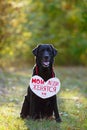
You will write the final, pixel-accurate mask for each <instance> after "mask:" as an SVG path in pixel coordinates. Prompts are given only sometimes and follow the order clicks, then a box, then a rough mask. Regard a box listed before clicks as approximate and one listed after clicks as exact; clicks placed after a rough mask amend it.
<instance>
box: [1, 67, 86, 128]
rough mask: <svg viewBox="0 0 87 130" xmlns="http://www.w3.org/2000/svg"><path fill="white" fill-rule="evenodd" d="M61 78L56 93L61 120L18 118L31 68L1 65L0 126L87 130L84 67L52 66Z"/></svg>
mask: <svg viewBox="0 0 87 130" xmlns="http://www.w3.org/2000/svg"><path fill="white" fill-rule="evenodd" d="M54 70H55V72H56V77H58V78H59V79H60V81H61V90H60V92H59V93H58V94H57V98H58V105H59V111H60V115H61V118H62V123H60V124H59V123H56V121H55V120H45V119H44V120H39V121H38V120H37V121H33V120H31V119H29V120H22V119H20V110H21V106H22V103H23V99H24V96H25V94H26V91H27V86H28V84H29V79H30V77H31V75H32V68H28V69H24V68H23V69H21V70H17V69H16V70H15V69H13V68H10V69H9V70H8V71H7V70H6V71H3V70H2V69H0V130H87V68H83V67H55V69H54Z"/></svg>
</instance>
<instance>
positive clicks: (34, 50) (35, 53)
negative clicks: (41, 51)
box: [32, 45, 40, 56]
mask: <svg viewBox="0 0 87 130" xmlns="http://www.w3.org/2000/svg"><path fill="white" fill-rule="evenodd" d="M39 46H40V45H38V46H37V47H35V48H34V49H33V50H32V53H33V54H34V55H35V56H37V54H38V48H39Z"/></svg>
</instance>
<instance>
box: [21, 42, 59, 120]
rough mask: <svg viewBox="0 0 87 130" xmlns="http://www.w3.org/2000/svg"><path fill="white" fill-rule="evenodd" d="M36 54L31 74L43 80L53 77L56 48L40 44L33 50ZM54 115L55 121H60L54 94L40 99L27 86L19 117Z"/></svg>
mask: <svg viewBox="0 0 87 130" xmlns="http://www.w3.org/2000/svg"><path fill="white" fill-rule="evenodd" d="M33 54H34V55H35V56H36V65H35V67H34V69H33V75H39V76H41V77H42V78H43V79H44V80H45V81H47V80H48V79H50V78H52V77H55V74H54V72H53V68H52V65H53V62H54V57H55V56H56V55H57V50H56V49H55V48H54V47H53V46H52V45H49V44H41V45H39V46H38V47H36V48H35V49H34V50H33ZM53 112H54V115H55V119H56V121H57V122H61V118H60V116H59V112H58V108H57V98H56V95H55V96H52V97H50V98H47V99H42V98H40V97H38V96H37V95H35V94H34V93H33V92H32V91H31V89H30V87H28V92H27V95H26V96H25V100H24V103H23V106H22V110H21V117H22V118H26V117H27V116H29V117H30V118H32V119H39V118H50V117H51V116H52V115H53Z"/></svg>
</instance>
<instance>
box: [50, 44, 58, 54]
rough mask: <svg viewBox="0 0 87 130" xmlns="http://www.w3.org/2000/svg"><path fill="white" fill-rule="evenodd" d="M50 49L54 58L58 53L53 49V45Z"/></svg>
mask: <svg viewBox="0 0 87 130" xmlns="http://www.w3.org/2000/svg"><path fill="white" fill-rule="evenodd" d="M50 46H51V48H52V52H53V56H56V55H57V54H58V51H57V50H56V49H55V48H54V47H53V45H50Z"/></svg>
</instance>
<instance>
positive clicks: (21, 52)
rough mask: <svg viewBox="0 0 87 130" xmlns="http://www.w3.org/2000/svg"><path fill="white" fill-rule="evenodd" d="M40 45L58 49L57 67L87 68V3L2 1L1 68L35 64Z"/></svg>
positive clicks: (26, 0)
mask: <svg viewBox="0 0 87 130" xmlns="http://www.w3.org/2000/svg"><path fill="white" fill-rule="evenodd" d="M41 43H50V44H53V45H54V46H55V47H56V48H57V49H58V52H59V56H57V57H56V64H58V65H85V66H87V60H86V59H87V58H86V56H87V0H81V1H80V0H72V1H71V0H44V1H43V0H37V1H34V0H15V1H13V0H8V1H6V0H1V2H0V66H1V67H3V66H4V67H5V66H7V65H10V64H14V65H17V66H18V64H19V65H22V64H32V63H33V58H31V57H32V49H33V48H34V47H35V46H36V45H38V44H41Z"/></svg>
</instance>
